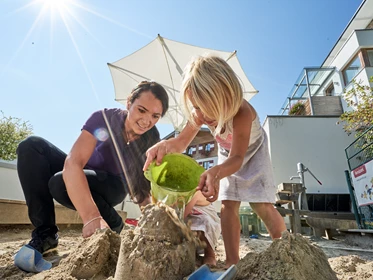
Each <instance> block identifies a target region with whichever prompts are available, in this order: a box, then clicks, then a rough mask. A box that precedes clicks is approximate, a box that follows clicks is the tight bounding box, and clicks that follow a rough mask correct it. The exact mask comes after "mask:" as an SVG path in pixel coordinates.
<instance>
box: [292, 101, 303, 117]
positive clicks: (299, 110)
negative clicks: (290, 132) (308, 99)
mask: <svg viewBox="0 0 373 280" xmlns="http://www.w3.org/2000/svg"><path fill="white" fill-rule="evenodd" d="M305 113H306V106H305V105H304V103H303V102H301V101H298V102H297V103H295V104H294V105H293V106H291V107H290V110H289V116H302V115H305Z"/></svg>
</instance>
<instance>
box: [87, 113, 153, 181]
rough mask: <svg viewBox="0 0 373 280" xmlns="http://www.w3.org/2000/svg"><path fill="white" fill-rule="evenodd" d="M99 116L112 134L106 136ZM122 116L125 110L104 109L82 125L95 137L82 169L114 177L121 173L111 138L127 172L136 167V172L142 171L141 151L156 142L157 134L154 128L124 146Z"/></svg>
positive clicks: (124, 117) (125, 115)
mask: <svg viewBox="0 0 373 280" xmlns="http://www.w3.org/2000/svg"><path fill="white" fill-rule="evenodd" d="M103 114H105V116H106V120H107V122H108V124H109V126H110V128H111V129H110V130H111V133H112V135H111V134H110V130H109V129H108V126H107V124H106V122H105V119H104V117H103ZM126 117H127V111H124V110H121V109H104V110H100V111H96V112H94V113H93V114H92V115H91V116H90V118H89V119H88V120H87V122H86V123H85V124H84V125H83V128H82V130H83V129H84V130H86V131H88V132H89V133H91V134H92V135H93V136H95V138H96V139H97V144H96V147H95V149H94V151H93V154H92V156H91V157H90V159H89V160H88V163H87V165H86V168H89V169H93V170H103V171H106V172H109V173H112V174H114V175H124V174H125V173H124V172H123V170H122V167H121V164H120V161H119V157H118V154H117V152H116V150H115V147H114V144H113V139H112V137H114V138H115V140H116V143H117V146H118V150H119V151H120V154H121V157H122V158H123V161H124V164H125V165H127V166H126V167H128V165H131V168H130V169H133V167H135V166H136V169H140V170H136V171H138V172H140V171H141V172H142V165H143V164H144V162H145V152H146V150H147V149H148V148H150V147H151V146H153V145H154V144H155V143H157V142H158V141H159V140H160V139H159V132H158V130H157V128H156V127H155V126H154V127H153V128H152V129H150V130H149V131H147V132H146V133H144V134H143V135H141V136H140V137H139V138H138V139H137V140H136V141H133V142H131V143H130V144H129V145H127V143H125V140H124V138H123V129H124V121H125V119H126ZM126 169H127V168H126ZM138 172H136V173H138ZM131 175H132V174H131Z"/></svg>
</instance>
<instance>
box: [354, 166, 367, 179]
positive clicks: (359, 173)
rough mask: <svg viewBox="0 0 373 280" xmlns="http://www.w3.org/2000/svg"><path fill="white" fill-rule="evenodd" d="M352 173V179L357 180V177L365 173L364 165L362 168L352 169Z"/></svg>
mask: <svg viewBox="0 0 373 280" xmlns="http://www.w3.org/2000/svg"><path fill="white" fill-rule="evenodd" d="M353 173H354V177H355V178H357V177H359V176H361V175H364V174H365V173H367V169H366V168H365V165H362V166H360V167H358V168H356V169H354V171H353Z"/></svg>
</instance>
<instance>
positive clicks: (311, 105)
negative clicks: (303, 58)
mask: <svg viewBox="0 0 373 280" xmlns="http://www.w3.org/2000/svg"><path fill="white" fill-rule="evenodd" d="M305 72H306V75H305V76H306V83H307V90H308V99H309V102H310V109H311V116H313V115H314V110H313V104H312V96H311V90H310V82H309V80H308V70H307V69H305Z"/></svg>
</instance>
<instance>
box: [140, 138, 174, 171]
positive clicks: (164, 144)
mask: <svg viewBox="0 0 373 280" xmlns="http://www.w3.org/2000/svg"><path fill="white" fill-rule="evenodd" d="M172 152H175V149H174V148H173V146H172V145H171V144H170V143H169V141H168V140H162V141H161V142H159V143H157V144H155V145H154V146H153V147H150V148H149V149H148V150H147V151H146V161H145V164H144V167H143V171H145V170H147V169H148V167H149V165H150V164H151V163H152V161H153V160H156V164H157V165H160V164H161V163H162V159H163V157H164V155H165V154H167V153H172Z"/></svg>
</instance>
